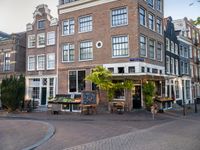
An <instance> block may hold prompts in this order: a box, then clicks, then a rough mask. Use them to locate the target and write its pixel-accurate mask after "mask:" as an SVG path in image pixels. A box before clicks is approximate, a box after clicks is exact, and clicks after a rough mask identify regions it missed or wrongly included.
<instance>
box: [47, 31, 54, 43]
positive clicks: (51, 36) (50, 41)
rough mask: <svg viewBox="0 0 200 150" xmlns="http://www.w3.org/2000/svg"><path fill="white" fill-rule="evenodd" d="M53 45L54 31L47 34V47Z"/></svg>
mask: <svg viewBox="0 0 200 150" xmlns="http://www.w3.org/2000/svg"><path fill="white" fill-rule="evenodd" d="M54 44H55V31H52V32H48V33H47V45H54Z"/></svg>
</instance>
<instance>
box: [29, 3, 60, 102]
mask: <svg viewBox="0 0 200 150" xmlns="http://www.w3.org/2000/svg"><path fill="white" fill-rule="evenodd" d="M33 18H34V20H33V23H29V24H27V49H26V60H27V61H26V99H32V100H33V99H34V100H35V101H38V104H39V105H42V106H46V105H47V104H48V103H47V101H48V99H49V98H51V97H55V95H56V93H57V92H56V91H57V54H58V52H57V49H58V47H57V46H58V45H57V42H58V41H57V37H58V35H57V33H58V32H57V30H58V20H57V19H56V18H53V17H52V16H51V15H50V10H49V8H48V6H47V5H44V4H42V5H39V6H37V7H36V10H35V12H34V13H33Z"/></svg>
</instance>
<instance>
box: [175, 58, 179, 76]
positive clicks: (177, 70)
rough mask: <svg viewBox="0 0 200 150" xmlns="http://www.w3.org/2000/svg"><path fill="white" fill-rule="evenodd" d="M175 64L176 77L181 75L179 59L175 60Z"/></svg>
mask: <svg viewBox="0 0 200 150" xmlns="http://www.w3.org/2000/svg"><path fill="white" fill-rule="evenodd" d="M175 64H176V75H179V65H178V59H175Z"/></svg>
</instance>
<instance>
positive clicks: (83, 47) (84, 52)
mask: <svg viewBox="0 0 200 150" xmlns="http://www.w3.org/2000/svg"><path fill="white" fill-rule="evenodd" d="M90 59H93V48H92V42H91V41H85V42H81V43H80V60H90Z"/></svg>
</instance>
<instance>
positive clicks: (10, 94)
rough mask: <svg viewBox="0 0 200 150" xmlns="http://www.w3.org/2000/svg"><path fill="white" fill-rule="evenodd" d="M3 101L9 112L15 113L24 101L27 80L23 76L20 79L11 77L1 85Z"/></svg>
mask: <svg viewBox="0 0 200 150" xmlns="http://www.w3.org/2000/svg"><path fill="white" fill-rule="evenodd" d="M0 87H1V101H2V105H3V106H5V107H6V108H7V109H8V111H15V110H16V109H18V108H19V106H20V104H21V103H22V102H23V101H24V95H25V78H24V77H23V76H22V75H21V76H20V77H19V78H16V77H14V76H11V77H10V78H7V77H6V78H5V79H3V80H2V83H1V86H0Z"/></svg>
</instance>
